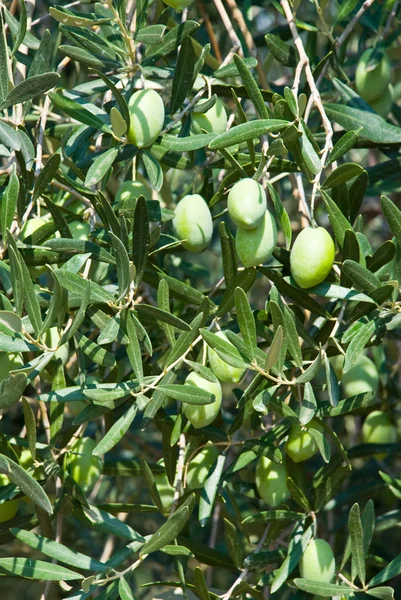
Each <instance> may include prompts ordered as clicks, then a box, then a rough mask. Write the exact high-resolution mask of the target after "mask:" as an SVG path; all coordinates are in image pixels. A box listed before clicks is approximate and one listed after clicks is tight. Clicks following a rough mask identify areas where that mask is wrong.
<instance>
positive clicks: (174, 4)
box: [163, 0, 193, 12]
mask: <svg viewBox="0 0 401 600" xmlns="http://www.w3.org/2000/svg"><path fill="white" fill-rule="evenodd" d="M163 2H164V4H167V6H170V8H174V9H175V10H178V12H182V11H183V10H184V8H187V6H189V5H190V4H192V2H193V0H163Z"/></svg>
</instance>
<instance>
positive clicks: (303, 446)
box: [285, 419, 323, 463]
mask: <svg viewBox="0 0 401 600" xmlns="http://www.w3.org/2000/svg"><path fill="white" fill-rule="evenodd" d="M310 429H316V430H318V431H320V432H323V428H322V426H321V425H320V424H319V423H318V422H317V421H315V419H312V420H311V421H310V422H309V423H308V424H307V425H301V424H300V423H294V425H292V427H291V429H290V433H289V436H288V440H287V442H286V444H285V451H286V453H287V455H288V456H289V457H290V458H291V460H293V461H294V462H297V463H298V462H302V461H304V460H308V458H310V457H311V456H313V455H314V454H315V453H316V452H317V449H318V446H317V444H316V442H315V440H314V439H313V437H312V436H311V434H310V433H309V430H310Z"/></svg>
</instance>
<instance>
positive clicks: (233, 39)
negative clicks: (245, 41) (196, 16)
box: [214, 0, 244, 56]
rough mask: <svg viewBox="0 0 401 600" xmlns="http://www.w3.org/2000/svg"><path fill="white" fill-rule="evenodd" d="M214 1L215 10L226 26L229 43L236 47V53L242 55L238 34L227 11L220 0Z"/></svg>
mask: <svg viewBox="0 0 401 600" xmlns="http://www.w3.org/2000/svg"><path fill="white" fill-rule="evenodd" d="M214 3H215V6H216V8H217V11H218V13H219V15H220V18H221V20H222V21H223V24H224V27H225V28H226V30H227V33H228V35H229V37H230V40H231V43H232V44H233V46H234V47H235V49H236V50H235V51H236V52H237V51H238V54H240V55H241V56H243V55H244V53H243V51H242V46H241V42H240V39H239V37H238V35H237V34H236V32H235V29H234V27H233V26H232V23H231V19H230V17H229V16H228V14H227V11H226V9H225V7H224V4H223V2H222V0H214Z"/></svg>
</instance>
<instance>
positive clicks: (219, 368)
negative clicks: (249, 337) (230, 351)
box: [207, 331, 246, 383]
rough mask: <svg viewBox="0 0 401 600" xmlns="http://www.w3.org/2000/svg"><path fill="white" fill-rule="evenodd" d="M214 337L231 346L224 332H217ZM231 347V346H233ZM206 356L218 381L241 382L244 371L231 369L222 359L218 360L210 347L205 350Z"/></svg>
mask: <svg viewBox="0 0 401 600" xmlns="http://www.w3.org/2000/svg"><path fill="white" fill-rule="evenodd" d="M216 335H217V336H218V337H219V338H221V339H223V340H224V341H225V342H227V343H228V344H231V342H230V340H229V339H228V338H227V335H226V334H225V333H224V331H218V332H217V333H216ZM231 345H232V346H233V344H231ZM207 356H208V359H209V364H210V367H211V369H212V371H213V373H214V374H215V375H216V377H217V378H218V379H220V381H224V382H225V383H238V382H239V381H241V379H242V378H243V376H244V373H245V371H246V369H241V368H239V367H232V366H231V365H229V364H228V363H226V362H225V361H224V360H223V359H222V358H220V356H219V355H218V354H217V352H216V350H213V348H211V347H210V346H209V347H208V349H207Z"/></svg>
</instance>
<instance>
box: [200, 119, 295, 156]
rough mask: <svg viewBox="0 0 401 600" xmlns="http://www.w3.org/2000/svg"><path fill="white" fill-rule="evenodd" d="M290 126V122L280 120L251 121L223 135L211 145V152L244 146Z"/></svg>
mask: <svg viewBox="0 0 401 600" xmlns="http://www.w3.org/2000/svg"><path fill="white" fill-rule="evenodd" d="M287 125H288V121H283V120H280V119H260V120H257V121H249V122H248V123H241V124H240V125H236V126H235V127H232V128H231V129H229V130H228V131H226V132H225V133H221V134H220V135H218V136H217V137H216V138H215V139H214V140H212V141H211V142H210V143H209V148H210V149H211V150H221V149H222V148H223V149H224V148H227V147H228V146H233V145H234V144H242V143H243V142H247V141H248V140H253V139H255V138H260V137H261V136H262V135H267V134H268V133H277V132H278V131H281V130H282V129H284V128H285V127H286V126H287Z"/></svg>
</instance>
